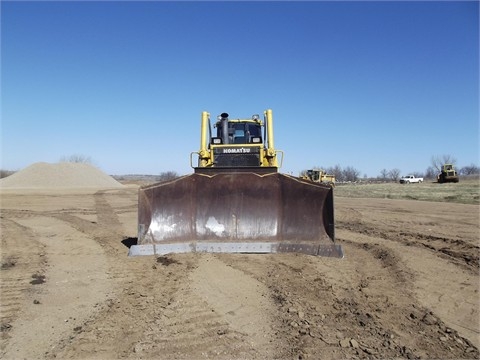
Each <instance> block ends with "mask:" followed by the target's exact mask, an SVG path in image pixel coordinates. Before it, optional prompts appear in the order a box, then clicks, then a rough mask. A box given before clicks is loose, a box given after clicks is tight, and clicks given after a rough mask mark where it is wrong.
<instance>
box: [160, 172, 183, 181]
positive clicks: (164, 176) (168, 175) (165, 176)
mask: <svg viewBox="0 0 480 360" xmlns="http://www.w3.org/2000/svg"><path fill="white" fill-rule="evenodd" d="M178 176H179V175H178V174H177V173H176V172H175V171H165V172H162V173H160V175H158V176H157V178H156V180H157V181H167V180H173V179H176V178H178Z"/></svg>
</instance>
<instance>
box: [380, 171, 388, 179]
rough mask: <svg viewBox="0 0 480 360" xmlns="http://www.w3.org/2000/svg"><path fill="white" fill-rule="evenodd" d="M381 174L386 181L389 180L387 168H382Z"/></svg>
mask: <svg viewBox="0 0 480 360" xmlns="http://www.w3.org/2000/svg"><path fill="white" fill-rule="evenodd" d="M380 176H381V178H382V179H383V180H384V181H385V180H387V177H388V171H387V169H382V171H380Z"/></svg>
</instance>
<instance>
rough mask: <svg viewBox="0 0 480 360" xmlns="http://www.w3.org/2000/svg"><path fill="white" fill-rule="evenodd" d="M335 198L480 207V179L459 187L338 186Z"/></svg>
mask: <svg viewBox="0 0 480 360" xmlns="http://www.w3.org/2000/svg"><path fill="white" fill-rule="evenodd" d="M334 192H335V196H338V197H351V198H378V199H405V200H421V201H437V202H454V203H461V204H475V205H479V204H480V179H468V180H463V181H462V179H461V180H460V182H458V183H447V184H438V183H435V182H425V183H422V184H408V185H406V184H405V185H403V184H399V183H379V184H374V183H373V184H372V183H356V184H337V186H336V187H335V190H334Z"/></svg>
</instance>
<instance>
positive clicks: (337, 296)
mask: <svg viewBox="0 0 480 360" xmlns="http://www.w3.org/2000/svg"><path fill="white" fill-rule="evenodd" d="M346 253H347V258H346V259H343V260H338V259H326V258H315V257H309V256H305V255H294V254H289V255H279V254H277V255H275V256H266V257H264V258H262V259H261V264H258V263H255V262H252V261H251V260H250V259H251V258H252V257H251V256H248V257H229V258H228V261H229V262H228V263H229V264H231V265H232V266H233V267H234V268H239V269H241V270H242V271H245V272H247V273H250V274H251V276H252V277H255V278H257V279H258V280H259V281H262V282H263V283H265V285H266V286H267V287H268V288H269V289H270V293H271V296H272V298H273V299H274V300H275V302H276V304H277V309H278V315H279V318H280V319H281V322H282V323H283V326H282V327H279V328H278V331H277V337H279V338H281V339H282V341H283V342H284V343H285V344H287V345H288V347H289V349H290V355H289V357H296V358H328V359H330V358H352V357H353V358H372V357H382V358H397V357H399V358H417V357H427V358H475V357H476V356H478V350H477V349H476V348H475V347H474V346H473V345H472V344H471V343H470V342H469V341H468V340H466V339H464V338H463V337H461V336H460V335H458V333H457V332H456V331H455V330H453V329H451V328H448V327H447V326H445V324H444V323H443V322H442V321H441V320H440V319H438V317H436V316H435V315H434V314H432V313H431V312H430V310H429V309H428V308H425V307H423V306H422V305H421V304H420V303H419V302H418V301H417V300H416V298H415V297H414V295H413V291H411V290H410V289H411V281H412V280H411V274H410V273H409V270H408V268H407V269H406V271H404V270H403V269H404V264H403V263H402V262H400V261H399V258H398V257H397V256H396V255H395V254H394V253H392V252H391V251H390V250H389V249H387V248H384V247H381V246H374V245H367V248H364V245H363V244H358V245H357V244H346ZM349 256H352V257H354V258H355V259H363V260H362V261H349V260H348V257H349ZM224 261H225V260H224ZM392 284H393V285H392ZM417 333H418V334H420V335H421V336H415V334H417ZM442 339H443V340H442ZM460 342H461V343H460Z"/></svg>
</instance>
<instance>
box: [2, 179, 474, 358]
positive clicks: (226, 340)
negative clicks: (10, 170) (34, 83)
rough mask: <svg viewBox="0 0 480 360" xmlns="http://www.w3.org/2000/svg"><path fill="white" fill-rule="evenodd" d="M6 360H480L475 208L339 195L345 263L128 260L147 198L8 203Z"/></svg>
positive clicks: (64, 194) (128, 193) (9, 196)
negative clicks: (138, 212) (139, 210)
mask: <svg viewBox="0 0 480 360" xmlns="http://www.w3.org/2000/svg"><path fill="white" fill-rule="evenodd" d="M1 200H2V203H1V239H2V245H1V270H0V275H1V293H0V310H1V318H0V321H1V324H0V326H1V335H2V337H1V342H0V345H1V348H0V357H2V358H3V359H24V358H25V359H34V358H35V359H42V358H45V359H50V358H61V359H68V358H79V359H87V358H88V359H117V358H158V359H171V358H177V359H203V358H216V359H232V358H233V359H265V358H267V359H298V358H302V359H304V358H310V359H320V358H321V359H344V358H347V359H348V358H409V359H411V358H423V359H425V358H429V359H459V358H468V359H478V358H479V356H480V354H479V350H478V349H479V347H480V340H479V335H480V325H479V293H478V291H479V287H480V285H479V225H480V224H479V207H478V205H463V204H449V205H448V207H447V206H446V204H444V203H433V202H420V201H407V200H388V199H385V200H383V199H349V198H336V199H335V207H336V209H335V210H336V227H337V229H336V233H337V239H338V241H339V243H341V244H342V245H343V247H344V251H345V254H346V256H345V258H344V259H340V260H339V259H328V258H317V257H312V256H307V255H297V254H279V255H273V254H272V255H232V254H221V255H213V254H177V255H169V256H164V257H159V258H155V257H138V258H127V251H128V248H127V246H126V245H128V244H129V243H131V242H132V241H133V238H134V237H135V236H136V207H137V190H136V187H134V186H131V187H128V188H126V189H114V190H101V191H96V192H91V193H87V192H80V191H67V190H62V191H56V192H53V191H51V192H49V193H48V192H44V193H39V192H38V191H37V192H36V193H28V192H26V191H23V193H15V192H12V191H10V192H4V193H2V194H1Z"/></svg>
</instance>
